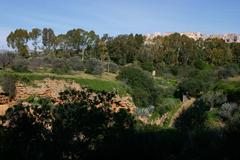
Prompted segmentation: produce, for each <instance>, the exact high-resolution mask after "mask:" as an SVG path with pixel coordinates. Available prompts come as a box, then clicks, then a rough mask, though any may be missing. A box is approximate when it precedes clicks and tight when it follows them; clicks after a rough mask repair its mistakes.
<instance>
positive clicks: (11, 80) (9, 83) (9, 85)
mask: <svg viewBox="0 0 240 160" xmlns="http://www.w3.org/2000/svg"><path fill="white" fill-rule="evenodd" d="M1 86H2V89H3V91H4V92H5V93H6V94H7V95H8V96H9V98H10V99H13V98H14V97H15V96H16V78H15V77H13V76H9V75H5V76H4V77H2V78H1Z"/></svg>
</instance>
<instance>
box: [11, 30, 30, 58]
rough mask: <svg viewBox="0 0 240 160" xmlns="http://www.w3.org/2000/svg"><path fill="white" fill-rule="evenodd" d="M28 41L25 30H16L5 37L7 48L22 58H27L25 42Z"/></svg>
mask: <svg viewBox="0 0 240 160" xmlns="http://www.w3.org/2000/svg"><path fill="white" fill-rule="evenodd" d="M28 40H29V34H28V31H27V30H24V29H16V30H15V31H14V32H11V33H10V34H9V35H8V37H7V44H8V47H11V48H13V49H17V51H18V52H19V54H20V55H21V56H23V57H26V56H28V46H27V42H28Z"/></svg>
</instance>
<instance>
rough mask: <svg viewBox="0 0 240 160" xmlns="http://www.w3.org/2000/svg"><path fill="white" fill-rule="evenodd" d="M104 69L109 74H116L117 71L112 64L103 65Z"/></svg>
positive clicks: (115, 66) (117, 68)
mask: <svg viewBox="0 0 240 160" xmlns="http://www.w3.org/2000/svg"><path fill="white" fill-rule="evenodd" d="M104 67H105V70H106V71H108V72H110V73H117V72H118V70H119V66H118V65H117V64H116V63H113V62H107V64H105V65H104Z"/></svg>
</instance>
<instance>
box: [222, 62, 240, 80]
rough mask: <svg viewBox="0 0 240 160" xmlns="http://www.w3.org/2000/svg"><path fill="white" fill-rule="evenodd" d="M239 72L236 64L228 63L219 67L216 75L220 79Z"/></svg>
mask: <svg viewBox="0 0 240 160" xmlns="http://www.w3.org/2000/svg"><path fill="white" fill-rule="evenodd" d="M239 73H240V69H239V66H238V65H236V64H228V65H225V66H223V67H221V68H220V69H219V71H218V77H219V78H220V79H226V78H228V77H233V76H235V75H238V74H239Z"/></svg>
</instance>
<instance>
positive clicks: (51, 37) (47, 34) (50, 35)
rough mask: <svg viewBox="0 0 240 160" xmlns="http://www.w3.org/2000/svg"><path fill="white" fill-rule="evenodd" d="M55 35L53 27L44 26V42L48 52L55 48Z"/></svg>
mask: <svg viewBox="0 0 240 160" xmlns="http://www.w3.org/2000/svg"><path fill="white" fill-rule="evenodd" d="M55 37H56V36H55V34H54V31H53V30H52V29H51V28H44V29H43V30H42V44H43V46H44V47H45V50H46V51H47V52H49V51H51V50H52V49H53V47H54V43H55Z"/></svg>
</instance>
